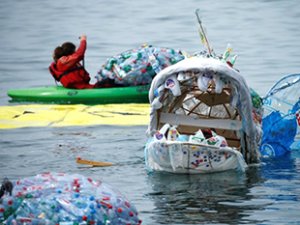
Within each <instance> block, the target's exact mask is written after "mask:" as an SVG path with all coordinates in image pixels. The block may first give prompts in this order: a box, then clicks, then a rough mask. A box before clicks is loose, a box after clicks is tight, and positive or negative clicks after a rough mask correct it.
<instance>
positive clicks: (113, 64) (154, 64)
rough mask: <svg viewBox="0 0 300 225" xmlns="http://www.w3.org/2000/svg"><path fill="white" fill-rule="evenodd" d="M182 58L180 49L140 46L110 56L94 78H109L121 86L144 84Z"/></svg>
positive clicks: (100, 79)
mask: <svg viewBox="0 0 300 225" xmlns="http://www.w3.org/2000/svg"><path fill="white" fill-rule="evenodd" d="M182 59H184V56H183V54H182V52H181V51H180V50H174V49H171V48H160V47H153V46H141V47H140V48H137V49H131V50H128V51H125V52H123V53H121V54H119V55H117V56H113V57H110V58H109V59H108V60H107V62H106V63H105V64H104V65H103V66H102V67H101V69H100V71H99V72H98V74H97V76H96V79H97V80H98V81H100V82H101V81H103V80H106V79H111V80H114V82H115V83H116V84H118V85H123V86H136V85H146V84H150V83H151V81H152V79H153V77H154V76H155V75H156V74H157V73H158V72H159V71H160V70H162V69H164V68H166V67H168V66H170V65H173V64H175V63H177V62H179V61H181V60H182Z"/></svg>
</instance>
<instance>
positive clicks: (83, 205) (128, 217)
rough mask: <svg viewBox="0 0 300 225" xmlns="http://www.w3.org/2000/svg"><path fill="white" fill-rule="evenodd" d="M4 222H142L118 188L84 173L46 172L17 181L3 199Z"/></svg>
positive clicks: (0, 202) (0, 217)
mask: <svg viewBox="0 0 300 225" xmlns="http://www.w3.org/2000/svg"><path fill="white" fill-rule="evenodd" d="M0 223H1V224H8V225H10V224H13V225H16V224H17V225H18V224H22V225H23V224H26V225H29V224H31V225H34V224H51V225H52V224H54V225H55V224H65V225H67V224H72V225H75V224H141V221H140V220H139V219H138V217H137V210H136V208H135V207H134V206H133V205H132V204H131V203H130V202H129V201H128V200H127V199H126V198H125V197H124V196H122V195H121V194H120V193H119V192H118V191H116V190H114V189H113V188H112V187H110V186H109V185H107V184H105V183H102V182H101V181H95V180H92V179H91V178H86V177H84V176H82V175H78V174H74V175H68V174H63V173H44V174H39V175H37V176H34V177H28V178H23V179H20V180H18V181H16V182H15V184H14V188H13V193H12V195H11V196H10V195H9V194H5V195H4V196H3V197H2V198H1V199H0Z"/></svg>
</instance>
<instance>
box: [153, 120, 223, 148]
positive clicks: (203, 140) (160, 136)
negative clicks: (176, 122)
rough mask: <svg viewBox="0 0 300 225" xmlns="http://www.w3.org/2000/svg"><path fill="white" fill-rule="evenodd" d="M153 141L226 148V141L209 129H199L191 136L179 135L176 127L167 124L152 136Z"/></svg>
mask: <svg viewBox="0 0 300 225" xmlns="http://www.w3.org/2000/svg"><path fill="white" fill-rule="evenodd" d="M153 140H156V141H179V142H190V143H193V144H203V145H208V146H216V147H227V146H228V144H227V141H226V139H225V138H224V137H222V136H220V135H217V134H216V133H215V132H214V131H213V130H211V129H203V130H201V129H199V130H198V131H197V132H196V133H195V134H193V135H184V134H179V132H178V131H177V129H176V126H172V125H170V124H168V123H166V124H165V125H164V126H163V127H162V128H161V129H160V130H158V131H157V132H156V133H155V134H154V136H153ZM151 141H152V140H151Z"/></svg>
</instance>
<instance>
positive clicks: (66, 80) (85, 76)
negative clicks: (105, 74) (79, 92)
mask: <svg viewBox="0 0 300 225" xmlns="http://www.w3.org/2000/svg"><path fill="white" fill-rule="evenodd" d="M86 44H87V42H86V35H82V36H81V37H80V45H79V47H78V49H77V50H76V46H75V45H74V44H73V43H71V42H65V43H63V44H62V45H61V46H58V47H56V48H55V49H54V52H53V60H54V62H52V63H51V65H50V66H49V71H50V73H51V74H52V76H53V77H54V79H55V80H56V81H58V82H60V83H61V84H62V85H63V86H64V87H66V88H75V89H86V88H95V87H96V86H97V85H96V84H90V83H89V82H90V80H91V78H90V75H89V73H88V72H87V71H86V70H85V68H84V66H83V65H82V64H81V63H80V61H81V60H83V58H84V54H85V50H86Z"/></svg>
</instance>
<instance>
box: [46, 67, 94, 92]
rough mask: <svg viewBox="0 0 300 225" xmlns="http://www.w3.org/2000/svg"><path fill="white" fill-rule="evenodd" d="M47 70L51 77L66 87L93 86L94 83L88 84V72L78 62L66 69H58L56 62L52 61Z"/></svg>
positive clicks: (81, 87) (82, 87)
mask: <svg viewBox="0 0 300 225" xmlns="http://www.w3.org/2000/svg"><path fill="white" fill-rule="evenodd" d="M49 71H50V73H51V74H52V76H53V78H54V79H55V80H56V81H58V82H60V83H61V84H62V85H63V86H64V87H66V88H76V89H84V88H94V85H92V84H89V82H90V79H91V78H90V76H89V74H88V72H87V71H86V70H85V69H84V67H83V66H81V65H80V64H77V65H76V66H74V67H73V68H70V69H68V70H66V71H60V70H58V68H57V64H56V63H55V62H53V63H51V65H50V66H49Z"/></svg>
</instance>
